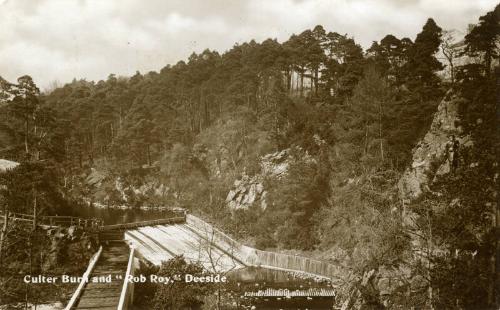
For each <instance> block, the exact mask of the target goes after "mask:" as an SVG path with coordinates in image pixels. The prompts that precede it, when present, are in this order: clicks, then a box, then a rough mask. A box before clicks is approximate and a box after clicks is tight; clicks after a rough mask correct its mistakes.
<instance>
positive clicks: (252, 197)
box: [226, 174, 267, 210]
mask: <svg viewBox="0 0 500 310" xmlns="http://www.w3.org/2000/svg"><path fill="white" fill-rule="evenodd" d="M266 195H267V192H265V191H264V185H262V178H261V177H260V176H253V177H250V176H248V175H246V174H244V175H243V176H242V178H241V179H239V180H236V181H234V186H233V189H231V190H230V191H229V193H228V194H227V197H226V203H227V205H228V207H229V208H231V210H238V209H248V208H249V207H251V206H252V205H253V204H254V203H258V204H259V205H260V207H261V208H262V210H265V209H266V208H267V202H266Z"/></svg>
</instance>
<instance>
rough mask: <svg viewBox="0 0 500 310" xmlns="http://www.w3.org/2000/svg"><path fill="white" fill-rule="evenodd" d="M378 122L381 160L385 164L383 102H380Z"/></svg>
mask: <svg viewBox="0 0 500 310" xmlns="http://www.w3.org/2000/svg"><path fill="white" fill-rule="evenodd" d="M378 121H379V129H378V138H379V143H380V158H381V159H382V162H384V143H383V141H382V102H379V111H378Z"/></svg>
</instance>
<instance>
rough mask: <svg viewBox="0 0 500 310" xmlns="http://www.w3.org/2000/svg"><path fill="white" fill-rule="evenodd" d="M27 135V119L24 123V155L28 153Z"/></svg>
mask: <svg viewBox="0 0 500 310" xmlns="http://www.w3.org/2000/svg"><path fill="white" fill-rule="evenodd" d="M28 134H29V123H28V119H26V120H25V121H24V148H25V151H26V154H29V153H30V150H29V146H28Z"/></svg>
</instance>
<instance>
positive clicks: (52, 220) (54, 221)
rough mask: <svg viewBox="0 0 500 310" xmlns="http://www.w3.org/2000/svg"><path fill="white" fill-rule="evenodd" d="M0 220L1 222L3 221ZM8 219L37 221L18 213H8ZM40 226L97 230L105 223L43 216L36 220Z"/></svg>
mask: <svg viewBox="0 0 500 310" xmlns="http://www.w3.org/2000/svg"><path fill="white" fill-rule="evenodd" d="M0 217H1V218H4V217H5V213H3V212H2V211H0ZM1 218H0V220H1ZM8 218H9V221H10V220H14V221H25V222H31V223H33V221H35V217H34V216H33V215H32V214H24V213H16V212H8ZM36 221H37V224H38V225H46V226H64V227H69V226H80V227H84V228H94V229H97V228H99V227H101V226H103V224H104V222H103V220H101V219H97V218H89V219H85V218H81V217H75V216H61V215H41V216H37V218H36Z"/></svg>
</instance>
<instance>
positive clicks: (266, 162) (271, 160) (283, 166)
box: [260, 149, 290, 178]
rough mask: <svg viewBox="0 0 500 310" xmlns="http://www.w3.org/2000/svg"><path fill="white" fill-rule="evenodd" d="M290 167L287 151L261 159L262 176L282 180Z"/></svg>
mask: <svg viewBox="0 0 500 310" xmlns="http://www.w3.org/2000/svg"><path fill="white" fill-rule="evenodd" d="M289 165H290V160H289V150H288V149H285V150H282V151H281V152H276V153H270V154H267V155H265V156H263V157H262V158H261V162H260V166H261V168H262V173H263V174H264V175H268V176H273V177H276V178H282V177H284V176H286V173H287V170H288V166H289Z"/></svg>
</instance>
